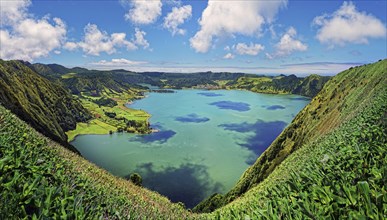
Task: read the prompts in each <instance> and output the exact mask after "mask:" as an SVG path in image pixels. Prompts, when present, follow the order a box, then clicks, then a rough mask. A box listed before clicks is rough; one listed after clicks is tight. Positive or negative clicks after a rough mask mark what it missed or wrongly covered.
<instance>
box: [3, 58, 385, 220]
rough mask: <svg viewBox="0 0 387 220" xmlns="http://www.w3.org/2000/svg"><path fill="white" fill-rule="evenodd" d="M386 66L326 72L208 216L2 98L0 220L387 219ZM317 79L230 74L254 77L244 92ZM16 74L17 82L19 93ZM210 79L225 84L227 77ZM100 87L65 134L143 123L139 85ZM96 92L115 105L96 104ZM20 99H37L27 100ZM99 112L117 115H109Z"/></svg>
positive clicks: (84, 93) (15, 67) (15, 66)
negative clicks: (27, 119) (94, 157)
mask: <svg viewBox="0 0 387 220" xmlns="http://www.w3.org/2000/svg"><path fill="white" fill-rule="evenodd" d="M1 64H2V66H1V68H2V69H1V70H2V72H6V74H8V75H6V76H7V77H2V78H0V79H1V80H3V81H5V82H7V81H6V80H8V79H9V78H10V77H11V79H14V78H12V74H11V73H9V72H10V71H12V73H13V72H15V73H18V74H23V73H24V72H28V73H31V74H32V76H34V75H33V74H34V72H33V71H32V72H30V71H29V70H28V69H29V68H28V67H25V66H24V64H22V63H20V62H16V61H15V62H14V61H12V62H11V61H10V62H9V63H8V62H5V64H4V62H3V61H2V63H1ZM10 64H12V65H10ZM9 65H10V66H9ZM386 66H387V60H383V61H379V62H377V63H375V64H370V65H364V66H360V67H355V68H351V69H349V70H347V71H344V72H342V73H340V74H338V75H337V76H335V77H333V78H331V79H330V80H329V81H328V82H327V83H326V84H325V85H324V87H323V89H322V90H321V91H320V93H318V94H317V95H316V96H315V97H314V98H313V100H312V101H311V103H310V104H309V105H308V106H306V107H305V108H304V109H303V110H302V111H301V112H300V113H299V114H298V115H297V116H296V118H295V119H294V120H293V121H292V123H291V124H290V125H289V126H288V127H287V128H286V129H285V130H284V131H283V132H282V133H281V134H280V136H279V137H278V138H277V139H276V140H275V141H274V142H273V143H272V144H271V146H270V147H269V148H268V149H267V150H266V151H265V152H264V153H263V154H262V155H261V156H260V157H259V158H258V160H257V161H256V162H255V164H254V165H253V166H251V167H250V168H249V169H248V170H246V171H245V173H244V174H243V175H242V177H241V179H240V180H239V182H238V183H237V184H236V186H235V187H234V188H233V189H232V190H230V192H228V193H227V194H225V195H220V194H215V195H213V196H211V197H210V198H208V199H206V200H205V201H203V202H202V203H201V204H199V205H198V206H197V207H195V209H194V211H196V212H212V213H209V214H192V213H190V212H188V211H186V210H184V208H183V206H182V205H180V204H173V203H171V202H169V200H168V199H166V198H165V197H162V196H160V195H159V194H157V193H154V192H151V191H148V190H146V189H144V188H141V187H138V186H136V185H141V176H139V175H136V174H132V175H131V176H130V177H129V179H130V181H127V180H124V179H121V178H118V177H114V176H112V175H111V174H109V173H107V172H106V171H104V170H102V169H100V168H98V167H96V166H95V165H93V164H91V163H89V162H88V161H86V160H84V159H83V158H81V157H80V156H78V155H77V154H75V153H72V152H70V151H68V150H66V149H65V148H63V147H61V146H59V145H58V144H56V143H55V142H53V141H51V140H49V139H47V138H45V137H43V136H42V135H40V134H39V133H37V132H36V131H35V130H33V129H32V128H31V127H29V126H28V125H27V124H25V123H24V122H22V121H21V120H19V119H18V118H17V117H16V116H15V115H14V114H12V113H11V112H10V111H8V110H5V108H3V107H2V106H0V174H1V175H0V195H1V198H2V199H1V201H0V219H9V218H15V217H16V218H24V217H29V218H38V219H45V218H70V219H84V218H87V219H95V218H109V219H110V218H112V219H115V218H124V219H126V218H134V219H143V218H151V219H186V218H188V219H191V218H200V219H307V218H311V219H341V218H343V219H386V217H387V192H386V187H387V184H386V183H387V166H385V164H386V161H387V138H386V133H387V120H386V116H387V112H386V109H387V108H386V107H387V87H386V85H387V78H386V77H385V76H386V75H387V68H386ZM7 68H8V69H7ZM25 68H27V69H25ZM4 69H5V70H7V71H4ZM19 70H20V71H19ZM82 74H83V73H82ZM82 74H72V75H73V76H72V77H65V79H66V78H67V79H72V78H77V77H78V75H82ZM120 74H124V73H120ZM148 74H150V75H151V74H156V73H148ZM157 74H159V73H157ZM157 74H156V75H157ZM316 77H317V78H319V77H318V76H310V77H309V79H308V78H305V79H304V80H303V81H302V82H297V83H295V82H296V81H297V80H296V79H295V78H294V77H290V78H288V79H286V80H285V81H286V83H288V84H287V85H285V84H286V83H285V81H281V80H282V79H283V78H286V77H285V76H278V77H266V78H265V77H256V78H254V77H246V78H244V77H240V78H238V79H237V80H236V81H235V82H236V83H237V84H238V83H239V84H242V82H243V84H246V85H249V84H252V85H254V86H252V87H251V88H243V89H251V90H252V88H258V87H259V86H260V85H262V83H272V84H273V82H276V83H277V84H278V83H279V82H281V83H284V86H283V88H285V87H286V89H284V90H278V91H277V92H281V93H282V92H284V93H285V92H287V91H288V90H287V89H291V88H293V89H294V88H295V87H294V85H296V84H297V86H296V89H297V88H298V90H297V91H298V92H300V91H303V92H304V93H308V94H310V96H312V95H313V94H314V93H315V92H316V91H317V90H313V89H304V88H319V87H320V86H322V85H323V84H324V83H323V81H321V80H317V81H316V80H315V78H316ZM159 78H160V81H161V82H167V80H166V79H161V78H162V77H161V76H160V77H159ZM37 79H39V80H41V77H40V78H39V77H37ZM307 79H308V80H307ZM233 80H235V79H233ZM233 80H232V81H233ZM42 81H43V82H45V84H39V85H45V86H46V84H47V85H48V84H49V85H56V84H52V83H51V84H50V83H48V82H46V81H45V80H44V79H43V80H42ZM293 81H294V84H293ZM1 82H2V81H0V83H1ZM12 82H13V81H12ZM16 82H17V83H16V84H15V85H17V86H16V87H15V89H16V88H17V89H24V90H21V91H26V90H25V88H24V87H20V85H19V84H21V83H20V82H19V81H16ZM39 82H40V81H39ZM101 82H102V81H101ZM214 82H216V83H219V84H218V85H220V83H221V85H222V86H226V85H227V84H229V86H230V85H232V83H229V82H231V81H230V79H225V80H217V81H214ZM245 82H246V83H245ZM281 83H279V84H278V85H280V84H281ZM4 84H5V85H6V83H4ZM86 84H87V83H86ZM86 84H85V85H86ZM0 85H2V84H0ZM105 85H107V84H104V87H101V88H100V89H98V93H93V94H92V93H90V91H88V90H87V89H86V90H83V89H81V90H80V93H79V97H80V100H81V102H82V105H83V106H85V107H86V108H87V109H89V111H90V112H91V113H92V114H93V116H94V119H93V120H91V121H89V122H88V123H78V124H77V129H76V130H74V131H70V132H68V135H69V138H71V137H72V138H73V137H74V136H75V135H77V134H82V132H84V133H93V132H95V133H98V132H100V133H106V132H108V131H110V130H113V129H117V128H118V127H120V128H124V127H125V126H127V127H132V126H137V124H138V123H139V122H144V123H145V122H147V118H148V117H149V115H147V114H146V113H145V112H142V111H137V110H132V109H128V108H126V107H125V106H124V104H125V103H126V102H127V101H128V100H133V99H134V98H137V97H138V96H139V95H141V93H142V91H143V90H142V88H138V89H135V88H134V87H131V88H130V89H127V88H125V89H126V90H125V92H120V91H115V90H114V89H110V87H107V86H105ZM112 85H115V84H112ZM120 85H121V86H122V84H120ZM300 86H301V87H302V88H301V89H299V88H300ZM0 88H3V87H0ZM43 88H44V87H43ZM50 88H51V87H50ZM53 88H55V89H57V90H60V88H61V87H60V86H58V87H53ZM80 88H81V87H80ZM84 88H86V87H84ZM122 88H124V87H122ZM273 88H274V87H273ZM303 89H304V90H303ZM0 91H1V92H2V93H0V95H2V96H5V95H7V92H8V91H11V92H13V93H16V92H14V91H19V90H0ZM4 91H6V92H4ZM94 91H97V90H94ZM294 91H296V90H292V92H294ZM13 93H11V94H13ZM16 94H17V93H16ZM24 94H28V93H24ZM0 97H1V96H0ZM5 97H7V96H5ZM17 97H18V96H17ZM101 99H102V100H104V99H110V100H113V101H115V102H116V103H117V105H114V106H111V105H105V106H104V105H98V104H97V103H95V102H96V100H101ZM26 100H28V103H33V104H34V103H35V102H33V101H34V100H35V99H26ZM71 100H73V99H71ZM2 102H3V101H2ZM74 102H75V101H74ZM97 102H98V101H97ZM109 102H110V101H109ZM26 103H27V101H25V102H23V104H26ZM104 103H105V102H104ZM5 104H6V105H7V107H8V105H10V106H12V105H11V104H10V102H6V103H5ZM31 105H32V104H31ZM47 108H48V107H47ZM50 108H51V109H55V108H53V107H50ZM11 109H12V108H11ZM105 112H110V113H114V114H115V115H114V117H113V118H112V117H110V116H112V114H108V115H106V114H105ZM97 116H99V117H97ZM37 119H38V120H40V119H41V118H39V117H38V118H37ZM117 123H122V124H117ZM139 124H141V123H139ZM141 126H142V125H141ZM132 182H133V183H134V184H133V183H132ZM135 184H136V185H135Z"/></svg>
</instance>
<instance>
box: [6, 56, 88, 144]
mask: <svg viewBox="0 0 387 220" xmlns="http://www.w3.org/2000/svg"><path fill="white" fill-rule="evenodd" d="M27 65H30V64H28V63H24V62H21V61H3V60H0V103H1V104H2V105H3V106H5V107H7V108H8V109H10V110H11V111H12V112H13V113H15V114H16V115H17V116H19V117H20V118H21V119H23V120H24V121H26V122H28V123H29V124H31V125H32V126H33V127H34V128H36V129H37V130H38V131H40V132H42V133H43V134H45V135H46V136H48V137H50V138H52V139H53V140H55V141H58V142H60V143H62V144H66V145H67V136H66V134H65V132H66V131H68V130H72V129H75V126H76V123H77V122H84V121H87V120H88V119H89V118H90V115H89V113H88V111H87V110H86V109H85V108H83V107H82V105H81V103H80V102H79V101H78V100H76V99H75V98H73V97H72V95H71V94H70V93H69V92H68V91H67V90H66V89H64V88H63V87H62V86H60V85H58V84H56V83H53V82H51V81H49V80H47V79H46V78H44V77H42V76H40V75H39V74H37V73H36V72H35V71H33V70H32V69H30V68H29V67H28V66H27Z"/></svg>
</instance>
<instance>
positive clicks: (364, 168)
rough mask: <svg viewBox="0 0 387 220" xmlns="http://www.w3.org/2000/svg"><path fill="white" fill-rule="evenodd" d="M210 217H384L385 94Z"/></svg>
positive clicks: (386, 173)
mask: <svg viewBox="0 0 387 220" xmlns="http://www.w3.org/2000/svg"><path fill="white" fill-rule="evenodd" d="M367 104H368V108H364V109H363V111H362V112H360V113H359V114H358V115H357V116H355V117H353V118H352V119H351V120H349V121H347V122H345V123H343V124H342V125H341V126H340V127H339V128H337V129H335V130H334V131H333V132H331V133H329V134H328V135H326V136H323V137H321V138H318V139H316V140H314V141H312V142H310V143H309V144H306V145H305V146H303V147H302V148H301V149H299V150H297V151H295V152H294V153H293V154H291V155H290V156H289V157H288V158H287V159H286V160H285V161H284V162H283V163H281V164H280V165H279V166H277V168H276V169H275V171H274V172H273V173H272V174H270V176H269V177H268V178H266V179H265V180H264V181H263V182H261V183H260V184H258V185H257V186H256V187H254V188H252V189H251V190H250V191H248V192H247V193H246V194H244V195H243V196H242V197H240V198H238V199H236V200H235V201H234V202H232V203H230V204H228V205H226V206H224V207H223V208H221V209H218V210H216V211H215V212H213V213H211V214H207V215H204V216H205V217H207V218H209V219H308V218H309V219H339V218H340V219H386V217H387V193H386V190H387V187H386V183H387V167H386V166H385V164H386V161H387V139H386V133H387V126H386V125H387V123H386V115H387V112H386V109H387V90H386V89H383V90H382V91H380V93H379V94H378V95H375V96H374V97H372V98H371V101H370V102H368V103H367Z"/></svg>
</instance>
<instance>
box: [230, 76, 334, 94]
mask: <svg viewBox="0 0 387 220" xmlns="http://www.w3.org/2000/svg"><path fill="white" fill-rule="evenodd" d="M329 78H330V77H327V76H319V75H315V74H312V75H310V76H307V77H305V78H302V77H297V76H295V75H289V76H285V75H281V76H276V77H273V76H255V75H246V76H243V77H240V78H238V79H236V80H233V81H229V82H228V83H226V86H227V88H229V89H245V90H249V91H252V92H258V93H269V94H297V95H302V96H307V97H314V96H315V95H316V94H317V93H318V92H319V91H320V90H321V89H322V87H323V86H324V84H325V83H326V82H327V81H328V80H329Z"/></svg>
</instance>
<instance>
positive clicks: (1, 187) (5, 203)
mask: <svg viewBox="0 0 387 220" xmlns="http://www.w3.org/2000/svg"><path fill="white" fill-rule="evenodd" d="M0 174H1V175H0V198H1V200H0V219H18V218H32V219H48V218H49V219H101V218H103V219H119V218H123V219H128V218H131V219H182V218H188V217H189V218H194V217H195V216H194V215H192V214H190V213H189V212H187V211H186V210H184V209H183V208H182V207H181V205H179V204H173V203H171V202H170V201H169V200H168V199H167V198H165V197H163V196H161V195H159V194H157V193H154V192H151V191H149V190H147V189H144V188H141V187H138V186H135V185H134V184H132V183H131V182H129V181H126V180H124V179H121V178H118V177H114V176H113V175H111V174H109V173H108V172H106V171H104V170H102V169H100V168H98V167H97V166H95V165H93V164H91V163H90V162H88V161H86V160H85V159H83V158H82V157H80V156H78V155H77V154H74V153H72V152H70V151H68V150H66V149H65V148H63V147H62V146H59V145H58V144H56V143H54V142H53V141H51V140H49V139H47V138H45V137H43V136H42V135H40V134H39V133H37V132H36V131H35V130H34V129H32V128H31V127H29V126H28V125H27V124H25V123H24V122H22V121H21V120H20V119H18V118H17V117H16V116H15V115H13V114H12V113H11V112H9V111H8V110H5V108H3V107H2V106H0ZM136 181H137V182H136V183H139V180H138V179H137V180H136Z"/></svg>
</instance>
